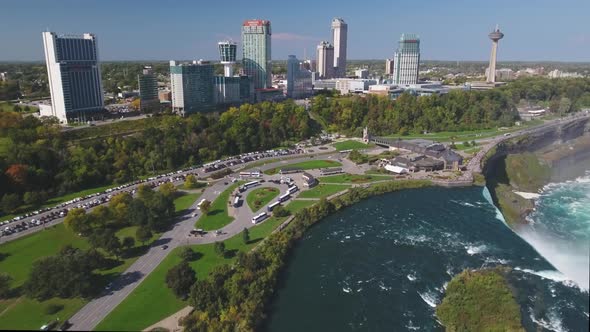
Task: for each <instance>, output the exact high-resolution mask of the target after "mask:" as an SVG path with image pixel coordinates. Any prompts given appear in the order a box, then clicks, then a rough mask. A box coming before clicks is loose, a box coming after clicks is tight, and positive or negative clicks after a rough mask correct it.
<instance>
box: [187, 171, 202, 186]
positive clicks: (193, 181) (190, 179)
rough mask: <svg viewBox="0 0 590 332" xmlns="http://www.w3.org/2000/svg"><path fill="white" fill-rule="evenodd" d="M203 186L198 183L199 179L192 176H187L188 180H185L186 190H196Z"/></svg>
mask: <svg viewBox="0 0 590 332" xmlns="http://www.w3.org/2000/svg"><path fill="white" fill-rule="evenodd" d="M201 186H202V185H201V184H200V183H199V182H197V178H196V177H195V176H194V175H192V174H189V175H187V176H186V180H184V188H185V189H195V188H200V187H201Z"/></svg>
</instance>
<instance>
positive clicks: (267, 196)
mask: <svg viewBox="0 0 590 332" xmlns="http://www.w3.org/2000/svg"><path fill="white" fill-rule="evenodd" d="M279 193H280V192H279V190H278V189H277V188H269V187H266V188H258V189H255V190H253V191H251V192H250V193H248V196H247V197H246V202H247V203H248V206H249V207H250V209H251V210H252V211H254V212H256V211H258V210H260V208H262V207H263V206H265V205H266V204H268V203H270V201H272V200H273V199H274V198H275V197H277V196H278V195H279Z"/></svg>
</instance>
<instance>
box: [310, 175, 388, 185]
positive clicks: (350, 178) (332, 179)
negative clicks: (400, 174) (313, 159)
mask: <svg viewBox="0 0 590 332" xmlns="http://www.w3.org/2000/svg"><path fill="white" fill-rule="evenodd" d="M391 179H392V177H390V176H386V175H358V174H338V175H331V176H324V177H320V178H318V180H319V181H320V182H321V183H367V182H374V181H383V180H391Z"/></svg>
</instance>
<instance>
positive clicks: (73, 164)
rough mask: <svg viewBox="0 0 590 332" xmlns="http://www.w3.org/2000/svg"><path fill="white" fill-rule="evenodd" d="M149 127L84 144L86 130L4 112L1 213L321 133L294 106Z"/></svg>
mask: <svg viewBox="0 0 590 332" xmlns="http://www.w3.org/2000/svg"><path fill="white" fill-rule="evenodd" d="M143 123H146V124H149V125H148V126H147V128H142V129H137V130H135V131H134V132H133V133H131V134H129V133H121V135H119V136H118V135H112V136H109V130H110V129H109V128H108V127H109V126H108V125H107V126H100V127H104V128H98V127H91V128H89V129H91V130H90V131H89V132H92V133H96V132H99V131H100V133H101V134H102V135H97V137H83V134H82V133H81V131H84V130H85V129H81V130H75V131H73V132H71V133H68V132H62V131H61V130H60V127H59V126H58V125H57V124H56V123H55V122H54V121H46V120H39V119H37V118H35V117H31V116H21V115H20V114H16V113H13V112H0V145H2V148H1V149H0V156H1V157H2V158H0V170H1V173H0V198H1V199H0V207H1V208H2V210H3V211H4V213H11V212H13V211H15V210H16V209H17V208H18V207H19V206H21V205H22V204H23V203H24V204H28V205H31V206H38V205H40V204H42V203H43V202H44V201H45V200H46V199H47V197H51V196H56V195H62V194H65V193H70V192H75V191H78V190H81V189H86V188H93V187H97V186H104V185H105V184H118V183H125V182H129V181H131V180H134V179H137V178H138V177H140V176H145V175H148V174H154V173H157V172H164V171H171V170H175V169H178V168H181V167H184V166H188V165H197V164H201V163H204V162H206V161H210V160H215V159H218V158H221V157H222V156H230V155H236V154H240V153H244V152H250V151H256V150H261V149H270V148H274V147H276V146H280V145H282V144H286V142H288V141H291V142H292V141H298V140H301V139H304V138H307V137H309V136H311V135H312V134H313V133H315V132H317V129H314V127H313V123H312V122H311V120H310V118H309V117H308V115H307V113H306V111H305V109H304V108H303V107H301V106H297V105H296V104H295V103H294V102H293V101H290V100H289V101H285V102H281V103H270V102H263V103H259V104H255V105H251V104H244V105H241V106H240V107H239V108H236V107H232V108H230V109H229V110H228V111H227V112H224V113H222V114H221V115H217V114H201V113H198V114H194V115H191V116H189V117H186V118H181V117H176V116H161V117H157V118H152V119H150V121H146V122H143ZM94 128H97V129H94ZM80 136H82V137H80ZM71 137H77V138H78V139H76V140H74V139H71ZM27 193H29V194H27ZM25 198H26V200H25Z"/></svg>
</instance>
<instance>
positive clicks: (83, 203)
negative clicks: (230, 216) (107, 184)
mask: <svg viewBox="0 0 590 332" xmlns="http://www.w3.org/2000/svg"><path fill="white" fill-rule="evenodd" d="M300 153H304V150H303V149H280V150H266V151H257V152H250V153H243V154H240V155H238V156H233V157H229V158H225V159H220V160H216V161H214V162H210V163H207V164H205V165H195V166H191V167H186V168H184V169H181V170H178V171H174V172H169V173H166V174H159V175H157V176H152V177H150V178H147V179H142V180H136V181H133V182H130V183H126V184H122V185H120V186H117V187H113V188H109V189H106V190H104V191H102V192H99V193H95V194H90V195H86V196H81V197H76V198H73V199H71V200H69V201H67V202H63V203H61V204H59V205H57V206H54V207H47V208H43V209H39V210H37V211H33V212H29V213H26V214H24V215H21V216H17V217H14V218H13V219H11V220H6V221H3V222H0V237H2V236H8V235H11V234H14V233H18V232H22V231H24V230H27V229H29V228H32V227H39V226H42V225H44V224H47V223H49V222H51V221H53V220H55V219H58V218H63V217H65V216H66V215H67V214H68V211H69V210H71V209H72V208H75V207H77V208H84V209H89V208H93V207H95V206H97V205H100V204H104V203H106V202H108V201H110V199H111V197H112V193H114V192H117V191H119V192H131V194H135V189H133V190H132V191H129V190H123V189H125V188H129V187H131V186H135V185H138V184H144V183H148V184H149V185H150V186H151V187H152V188H153V187H156V186H160V185H162V184H164V183H166V182H178V181H184V180H185V179H186V176H187V175H189V174H194V175H195V176H198V172H197V171H196V170H197V169H199V168H201V167H203V170H204V172H205V173H209V172H213V171H216V170H220V169H223V168H227V167H230V166H235V165H239V164H243V163H248V162H251V161H255V160H259V159H263V158H269V157H279V156H287V155H293V154H300ZM75 203H78V204H76V205H75ZM31 217H34V218H31ZM27 218H31V219H30V220H25V219H27Z"/></svg>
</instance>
